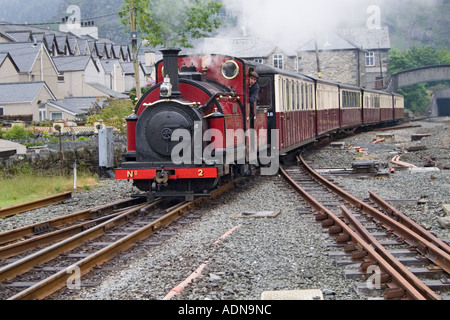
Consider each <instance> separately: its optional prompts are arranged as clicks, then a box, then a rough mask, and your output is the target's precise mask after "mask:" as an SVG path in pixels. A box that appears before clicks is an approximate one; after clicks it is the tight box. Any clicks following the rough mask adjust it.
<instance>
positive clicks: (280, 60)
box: [273, 53, 284, 70]
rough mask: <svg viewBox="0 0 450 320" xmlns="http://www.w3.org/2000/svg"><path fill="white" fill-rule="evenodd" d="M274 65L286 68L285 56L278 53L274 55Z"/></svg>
mask: <svg viewBox="0 0 450 320" xmlns="http://www.w3.org/2000/svg"><path fill="white" fill-rule="evenodd" d="M280 65H281V68H280ZM273 66H274V68H278V69H282V70H283V69H284V57H283V55H282V54H279V53H276V54H274V55H273Z"/></svg>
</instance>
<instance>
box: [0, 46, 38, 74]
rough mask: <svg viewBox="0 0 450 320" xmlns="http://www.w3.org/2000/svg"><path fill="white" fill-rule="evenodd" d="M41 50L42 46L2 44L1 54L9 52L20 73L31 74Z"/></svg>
mask: <svg viewBox="0 0 450 320" xmlns="http://www.w3.org/2000/svg"><path fill="white" fill-rule="evenodd" d="M40 50H41V45H40V44H37V45H35V44H33V43H32V42H27V43H18V42H12V43H11V42H10V43H0V53H6V52H8V53H9V55H10V56H11V58H12V59H13V60H14V62H15V63H16V65H17V67H18V68H19V70H20V72H30V71H31V69H32V67H33V65H34V63H35V61H36V58H37V56H38V54H39V51H40Z"/></svg>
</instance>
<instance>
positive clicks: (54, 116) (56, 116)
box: [50, 112, 63, 121]
mask: <svg viewBox="0 0 450 320" xmlns="http://www.w3.org/2000/svg"><path fill="white" fill-rule="evenodd" d="M50 118H51V119H50V120H52V121H57V120H62V118H63V117H62V112H52V113H50Z"/></svg>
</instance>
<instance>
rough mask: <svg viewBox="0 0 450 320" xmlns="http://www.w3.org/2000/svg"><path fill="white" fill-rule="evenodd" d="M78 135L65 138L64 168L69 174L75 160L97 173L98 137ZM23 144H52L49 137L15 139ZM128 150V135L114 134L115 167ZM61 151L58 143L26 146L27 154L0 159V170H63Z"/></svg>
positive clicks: (79, 164)
mask: <svg viewBox="0 0 450 320" xmlns="http://www.w3.org/2000/svg"><path fill="white" fill-rule="evenodd" d="M78 138H79V137H78V136H76V137H71V136H64V135H63V137H62V141H64V142H63V143H62V157H63V162H62V163H63V171H64V172H67V173H70V172H72V170H73V166H74V164H75V163H76V164H77V167H78V168H83V169H86V170H89V171H90V172H93V173H96V172H98V171H99V168H98V158H99V155H98V136H97V135H91V136H90V137H87V138H88V140H87V141H77V139H78ZM14 142H18V143H21V144H24V143H27V142H28V143H33V144H37V143H49V142H51V140H50V139H49V138H43V137H40V138H37V139H27V140H14ZM125 152H126V137H125V136H121V135H115V136H114V166H115V167H117V166H118V165H119V164H120V162H121V161H122V155H123V154H124V153H125ZM60 164H61V162H60V150H59V143H57V144H48V145H44V146H40V147H31V148H27V153H26V154H16V155H14V156H12V157H9V158H8V159H1V158H0V171H1V172H5V173H14V172H17V171H18V170H19V171H20V170H21V169H22V168H27V167H31V168H33V169H36V170H39V171H44V172H45V171H51V172H56V171H59V170H60Z"/></svg>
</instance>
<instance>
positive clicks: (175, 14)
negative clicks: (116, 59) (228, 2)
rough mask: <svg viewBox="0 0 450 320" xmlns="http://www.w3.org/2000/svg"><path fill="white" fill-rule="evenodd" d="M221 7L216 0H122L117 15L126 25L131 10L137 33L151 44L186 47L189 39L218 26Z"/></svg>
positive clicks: (211, 30)
mask: <svg viewBox="0 0 450 320" xmlns="http://www.w3.org/2000/svg"><path fill="white" fill-rule="evenodd" d="M130 8H134V10H130ZM221 8H222V3H221V1H218V0H184V1H179V0H124V3H123V5H122V7H121V10H120V11H119V16H120V18H121V21H122V24H124V25H125V26H128V27H130V26H131V23H130V21H131V20H130V14H131V12H134V17H135V21H136V29H137V30H138V32H139V34H140V37H141V38H143V39H147V40H149V42H150V44H151V45H152V46H154V47H156V46H159V45H163V46H166V47H172V46H182V47H185V48H190V47H192V44H191V40H192V39H198V38H202V37H205V36H208V35H209V34H210V33H211V32H213V31H214V30H215V29H217V28H218V27H219V26H220V24H221V22H220V19H219V17H218V13H219V11H220V10H221ZM130 11H131V12H130ZM129 30H131V28H130V29H129Z"/></svg>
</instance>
